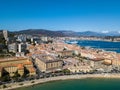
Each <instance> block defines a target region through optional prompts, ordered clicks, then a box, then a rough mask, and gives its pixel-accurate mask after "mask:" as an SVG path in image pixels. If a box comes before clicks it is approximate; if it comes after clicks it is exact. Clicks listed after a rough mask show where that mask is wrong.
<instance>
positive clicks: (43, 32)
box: [12, 29, 120, 37]
mask: <svg viewBox="0 0 120 90" xmlns="http://www.w3.org/2000/svg"><path fill="white" fill-rule="evenodd" d="M12 33H14V34H29V35H39V36H52V37H54V36H55V37H56V36H59V37H63V36H72V37H74V36H95V37H102V36H120V32H119V31H109V32H93V31H84V32H75V31H66V30H58V31H52V30H45V29H27V30H20V31H14V32H12Z"/></svg>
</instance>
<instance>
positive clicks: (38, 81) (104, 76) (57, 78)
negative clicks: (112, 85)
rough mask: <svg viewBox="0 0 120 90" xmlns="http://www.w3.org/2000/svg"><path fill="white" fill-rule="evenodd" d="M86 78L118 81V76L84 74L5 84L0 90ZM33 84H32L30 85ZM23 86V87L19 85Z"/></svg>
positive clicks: (15, 89) (119, 76) (12, 89)
mask: <svg viewBox="0 0 120 90" xmlns="http://www.w3.org/2000/svg"><path fill="white" fill-rule="evenodd" d="M86 78H103V79H104V78H105V79H120V74H85V75H65V76H57V77H50V78H43V79H35V80H31V81H25V82H17V83H10V84H6V86H8V87H7V88H2V89H0V90H17V88H23V87H29V86H33V85H38V84H42V83H47V82H53V81H60V80H75V79H86ZM32 82H34V83H32ZM20 84H23V85H20Z"/></svg>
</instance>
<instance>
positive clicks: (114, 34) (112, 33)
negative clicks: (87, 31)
mask: <svg viewBox="0 0 120 90" xmlns="http://www.w3.org/2000/svg"><path fill="white" fill-rule="evenodd" d="M102 34H104V35H106V36H120V31H108V32H107V33H103V32H102Z"/></svg>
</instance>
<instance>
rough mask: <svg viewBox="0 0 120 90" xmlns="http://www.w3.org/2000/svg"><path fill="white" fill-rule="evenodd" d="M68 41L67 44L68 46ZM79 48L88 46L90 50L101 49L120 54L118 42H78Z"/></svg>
mask: <svg viewBox="0 0 120 90" xmlns="http://www.w3.org/2000/svg"><path fill="white" fill-rule="evenodd" d="M70 42H72V41H69V42H67V43H69V44H70ZM76 44H78V45H80V46H84V47H86V46H89V47H91V48H97V49H103V50H106V51H114V52H117V53H120V42H108V41H95V40H78V41H77V43H76Z"/></svg>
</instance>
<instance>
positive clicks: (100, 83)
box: [17, 40, 120, 90]
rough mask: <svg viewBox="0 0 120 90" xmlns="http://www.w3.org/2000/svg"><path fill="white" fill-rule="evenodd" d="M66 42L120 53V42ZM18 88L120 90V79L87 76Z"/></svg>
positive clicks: (21, 89)
mask: <svg viewBox="0 0 120 90" xmlns="http://www.w3.org/2000/svg"><path fill="white" fill-rule="evenodd" d="M66 43H69V44H73V43H75V44H77V45H79V46H83V47H90V48H96V49H103V50H106V51H114V52H117V53H120V42H108V41H92V40H79V41H67V42H66ZM17 90H120V79H100V78H98V79H97V78H87V79H79V80H64V81H54V82H48V83H43V84H38V85H34V86H30V87H27V88H26V87H24V88H20V89H17Z"/></svg>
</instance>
